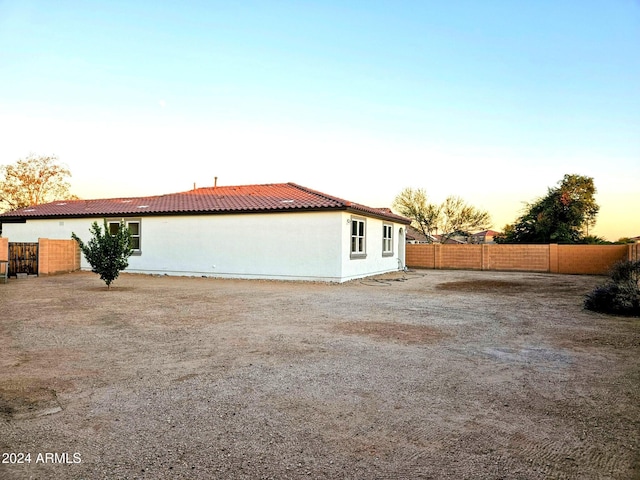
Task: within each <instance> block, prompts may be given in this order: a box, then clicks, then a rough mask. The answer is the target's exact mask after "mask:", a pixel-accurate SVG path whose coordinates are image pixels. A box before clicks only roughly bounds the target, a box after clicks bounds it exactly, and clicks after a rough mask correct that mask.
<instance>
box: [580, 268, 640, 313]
mask: <svg viewBox="0 0 640 480" xmlns="http://www.w3.org/2000/svg"><path fill="white" fill-rule="evenodd" d="M610 277H611V278H610V279H609V280H608V281H607V282H606V283H605V284H603V285H598V286H597V287H596V288H595V289H594V290H593V291H592V292H591V293H589V294H587V296H586V298H585V301H584V306H585V308H587V309H589V310H593V311H596V312H604V313H613V314H616V315H634V316H640V261H636V262H631V261H628V260H626V261H622V262H618V263H617V264H616V265H614V267H613V268H612V270H611V275H610Z"/></svg>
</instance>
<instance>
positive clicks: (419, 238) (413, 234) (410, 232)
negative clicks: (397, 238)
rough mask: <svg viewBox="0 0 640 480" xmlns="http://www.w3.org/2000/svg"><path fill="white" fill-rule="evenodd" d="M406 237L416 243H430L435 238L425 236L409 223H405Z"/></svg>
mask: <svg viewBox="0 0 640 480" xmlns="http://www.w3.org/2000/svg"><path fill="white" fill-rule="evenodd" d="M406 238H407V240H408V241H414V242H418V243H432V242H433V241H434V240H435V239H434V238H433V236H432V237H431V240H429V238H427V236H426V235H425V234H424V233H422V232H421V231H420V230H418V229H417V228H415V227H412V226H411V225H407V233H406Z"/></svg>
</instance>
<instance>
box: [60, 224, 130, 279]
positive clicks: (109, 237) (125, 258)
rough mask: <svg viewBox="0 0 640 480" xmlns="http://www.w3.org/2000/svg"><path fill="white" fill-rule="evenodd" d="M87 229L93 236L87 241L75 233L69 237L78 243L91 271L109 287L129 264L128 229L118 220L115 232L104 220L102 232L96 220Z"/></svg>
mask: <svg viewBox="0 0 640 480" xmlns="http://www.w3.org/2000/svg"><path fill="white" fill-rule="evenodd" d="M89 231H90V232H91V233H92V235H93V236H92V237H91V240H89V242H87V243H84V242H83V241H82V240H80V238H78V236H77V235H76V234H75V233H72V234H71V237H72V238H73V239H74V240H75V241H76V242H78V244H79V245H80V250H82V253H84V256H85V258H86V259H87V262H89V264H90V265H91V271H92V272H94V273H97V274H98V275H100V279H101V280H103V281H104V283H106V284H107V289H110V288H111V282H113V281H114V280H115V279H116V278H118V275H119V274H120V271H121V270H124V269H125V268H127V267H128V266H129V257H130V256H131V254H132V253H133V250H132V249H131V235H130V233H129V229H128V228H127V226H126V225H125V223H124V222H120V226H119V228H118V230H117V232H114V233H111V232H109V225H108V224H107V221H106V220H105V221H104V233H103V231H102V229H101V228H100V226H99V225H98V222H93V223H92V224H91V229H90V230H89Z"/></svg>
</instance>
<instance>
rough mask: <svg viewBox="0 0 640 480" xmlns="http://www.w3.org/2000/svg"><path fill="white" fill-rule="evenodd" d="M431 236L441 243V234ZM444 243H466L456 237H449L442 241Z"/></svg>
mask: <svg viewBox="0 0 640 480" xmlns="http://www.w3.org/2000/svg"><path fill="white" fill-rule="evenodd" d="M433 237H434V238H435V239H436V241H438V242H440V243H442V237H443V235H434V236H433ZM444 243H445V244H456V245H457V244H460V243H466V242H463V241H462V240H458V239H457V238H453V237H449V238H447V239H446V240H445V241H444Z"/></svg>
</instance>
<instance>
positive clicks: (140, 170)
mask: <svg viewBox="0 0 640 480" xmlns="http://www.w3.org/2000/svg"><path fill="white" fill-rule="evenodd" d="M0 136H1V138H2V140H1V141H0V164H10V163H14V162H15V161H16V160H18V159H19V158H23V157H26V156H27V155H28V154H29V153H35V154H37V155H39V154H42V155H50V154H55V155H57V156H58V157H59V159H60V161H61V162H63V163H65V164H66V165H67V166H68V167H69V168H70V170H71V172H72V174H73V176H72V178H71V179H70V180H71V184H72V191H73V193H75V194H77V195H79V196H80V197H81V198H105V197H119V196H140V195H159V194H163V193H173V192H179V191H184V190H189V189H191V188H192V187H193V184H194V182H195V183H196V184H197V186H198V187H203V186H209V185H212V184H213V179H214V177H216V176H217V177H218V183H219V184H221V185H240V184H256V183H281V182H289V181H291V182H295V183H299V184H301V185H304V186H307V187H310V188H313V189H316V190H320V191H323V192H325V193H328V194H331V195H335V196H339V197H342V198H345V199H348V200H352V201H355V202H360V203H364V204H365V205H369V206H373V207H385V206H390V205H391V203H392V201H393V199H394V197H395V196H396V195H397V194H398V193H399V192H400V191H401V190H402V189H403V188H405V187H415V188H424V189H426V191H427V192H428V194H429V197H430V199H431V200H432V201H434V202H440V201H442V200H444V198H445V197H446V196H447V195H451V194H453V195H459V196H461V197H463V198H464V199H465V200H467V201H468V202H470V203H472V204H474V205H475V206H477V207H480V208H483V209H486V210H488V211H489V212H490V213H491V215H492V218H493V221H494V228H495V229H497V230H500V229H502V227H503V226H504V225H505V224H506V223H512V222H513V221H514V220H515V219H516V217H517V216H518V214H519V213H520V212H521V209H522V207H523V206H524V202H531V201H534V200H535V199H536V198H537V197H539V196H543V195H544V194H545V193H546V192H547V188H548V187H552V186H555V185H556V184H557V182H558V181H559V180H561V179H562V177H563V175H564V174H566V173H576V174H580V175H587V176H590V177H593V178H594V181H595V185H596V187H597V189H598V194H597V197H596V200H597V202H598V203H599V204H600V206H601V210H600V214H599V216H598V223H597V225H596V228H595V229H594V230H593V231H592V232H590V233H594V234H596V235H600V236H603V237H605V238H607V239H609V240H616V239H617V238H619V237H622V236H635V235H640V215H639V214H638V213H637V212H638V206H639V205H640V187H639V185H640V1H638V0H601V1H597V0H536V1H534V0H522V1H513V0H504V1H492V0H486V1H477V0H474V1H463V0H453V1H428V0H423V1H415V2H414V1H375V0H372V1H367V2H362V1H360V2H354V1H341V2H334V1H321V2H307V1H295V2H294V1H262V2H260V1H242V2H228V1H227V2H217V1H189V0H187V1H183V2H171V3H170V4H169V3H168V2H167V4H164V2H157V1H154V2H150V1H131V0H128V1H104V0H103V1H99V2H98V1H83V2H73V1H64V0H61V1H56V2H49V1H29V0H19V1H11V0H10V1H1V0H0Z"/></svg>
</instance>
